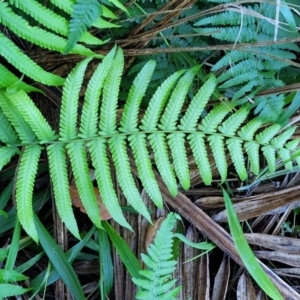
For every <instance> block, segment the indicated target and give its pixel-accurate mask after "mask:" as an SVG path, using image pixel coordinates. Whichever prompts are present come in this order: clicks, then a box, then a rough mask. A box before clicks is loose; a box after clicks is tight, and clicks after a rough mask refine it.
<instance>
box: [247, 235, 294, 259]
mask: <svg viewBox="0 0 300 300" xmlns="http://www.w3.org/2000/svg"><path fill="white" fill-rule="evenodd" d="M245 237H246V239H247V241H248V243H249V244H252V245H257V246H262V247H265V248H268V249H273V250H282V251H284V252H288V253H295V254H300V240H299V239H293V238H288V237H282V236H274V235H269V234H262V233H246V234H245Z"/></svg>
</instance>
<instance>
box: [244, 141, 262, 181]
mask: <svg viewBox="0 0 300 300" xmlns="http://www.w3.org/2000/svg"><path fill="white" fill-rule="evenodd" d="M245 150H246V152H247V154H248V157H249V161H250V166H251V171H252V173H253V174H254V175H258V173H259V145H258V144H256V143H255V142H247V143H245Z"/></svg>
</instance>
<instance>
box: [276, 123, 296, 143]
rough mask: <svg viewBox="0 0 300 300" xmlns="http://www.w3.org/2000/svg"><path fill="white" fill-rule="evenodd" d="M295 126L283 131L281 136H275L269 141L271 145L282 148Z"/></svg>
mask: <svg viewBox="0 0 300 300" xmlns="http://www.w3.org/2000/svg"><path fill="white" fill-rule="evenodd" d="M296 128H297V127H296V126H291V127H290V128H288V129H287V130H285V131H284V132H283V133H282V134H279V135H277V136H276V137H275V138H273V139H272V140H271V144H272V145H273V146H274V147H277V148H282V147H283V146H284V144H286V142H287V140H289V139H290V138H291V137H292V135H293V134H294V132H295V130H296Z"/></svg>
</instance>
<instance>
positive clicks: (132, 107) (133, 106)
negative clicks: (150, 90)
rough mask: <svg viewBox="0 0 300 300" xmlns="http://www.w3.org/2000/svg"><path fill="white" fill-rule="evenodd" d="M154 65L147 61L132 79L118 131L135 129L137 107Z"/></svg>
mask: <svg viewBox="0 0 300 300" xmlns="http://www.w3.org/2000/svg"><path fill="white" fill-rule="evenodd" d="M155 65H156V63H155V61H153V60H150V61H148V62H147V63H146V64H145V66H144V67H143V69H142V70H141V71H140V72H139V74H138V75H137V76H136V78H135V79H134V81H133V84H132V86H131V88H130V91H129V94H128V98H127V100H126V104H125V106H124V111H123V114H122V119H121V122H120V124H121V128H120V129H119V130H120V131H122V132H131V131H132V132H133V131H137V123H138V112H139V107H140V104H141V101H142V97H143V96H144V95H145V92H146V89H147V87H148V85H149V82H150V80H151V76H152V74H153V72H154V69H155Z"/></svg>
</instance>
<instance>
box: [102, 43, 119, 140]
mask: <svg viewBox="0 0 300 300" xmlns="http://www.w3.org/2000/svg"><path fill="white" fill-rule="evenodd" d="M123 68H124V56H123V52H122V50H121V49H120V48H118V50H117V53H116V56H115V57H114V61H113V64H112V67H111V69H110V72H109V73H108V75H107V76H106V80H105V83H104V88H103V96H102V104H101V109H100V125H99V129H100V132H101V134H103V135H109V134H114V133H116V127H117V104H118V96H119V88H120V83H121V75H122V72H123Z"/></svg>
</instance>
